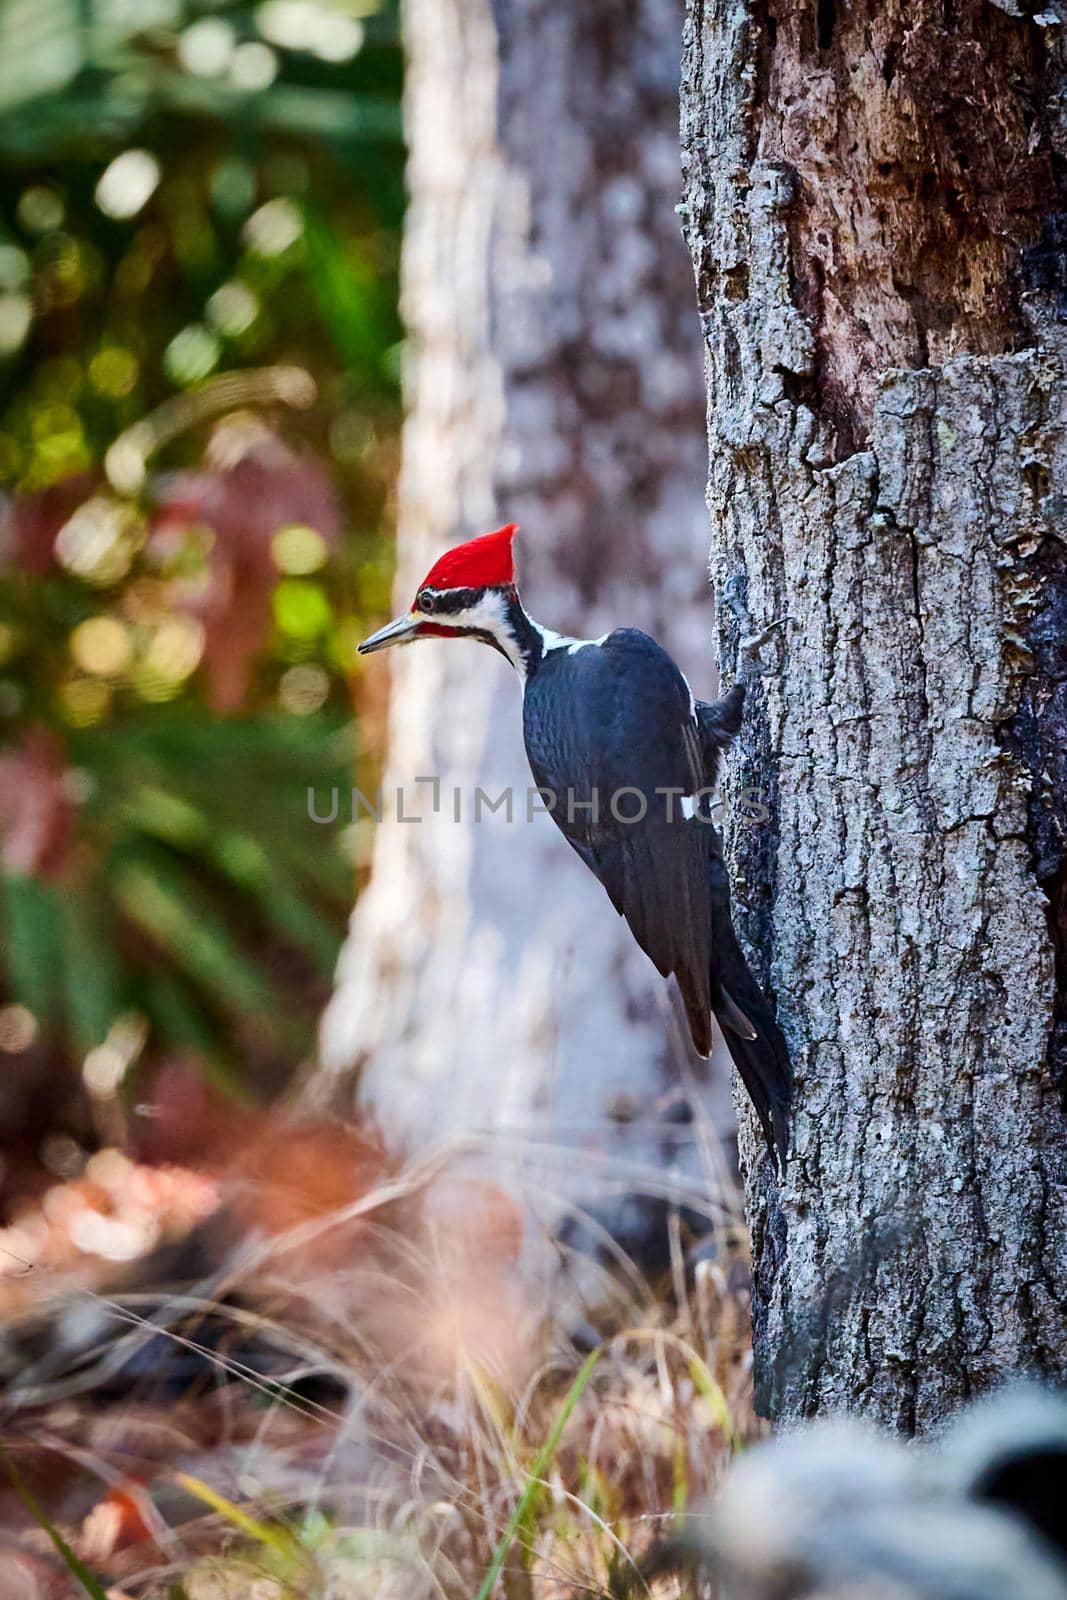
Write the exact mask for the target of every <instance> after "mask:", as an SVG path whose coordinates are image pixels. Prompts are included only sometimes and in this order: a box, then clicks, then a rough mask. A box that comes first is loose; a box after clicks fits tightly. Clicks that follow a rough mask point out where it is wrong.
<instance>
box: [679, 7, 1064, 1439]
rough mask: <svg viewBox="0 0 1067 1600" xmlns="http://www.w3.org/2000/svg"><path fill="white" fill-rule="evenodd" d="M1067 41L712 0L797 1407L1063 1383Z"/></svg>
mask: <svg viewBox="0 0 1067 1600" xmlns="http://www.w3.org/2000/svg"><path fill="white" fill-rule="evenodd" d="M1026 9H1027V10H1028V11H1029V10H1031V9H1032V8H1029V7H1027V8H1026ZM1063 34H1064V29H1063V27H1062V26H1061V23H1060V20H1057V13H1056V11H1055V9H1054V8H1051V7H1050V8H1046V10H1045V11H1044V12H1042V13H1041V14H1040V15H1039V16H1036V17H1035V16H1029V15H1028V16H1026V17H1023V16H1018V15H1014V14H1013V8H1012V7H1010V6H996V5H993V4H990V3H988V0H949V3H947V4H942V0H937V3H936V4H934V3H932V0H919V3H917V4H912V3H907V4H905V3H902V0H878V3H876V0H853V3H852V4H848V5H836V6H835V5H834V4H833V0H818V3H817V4H816V3H815V0H812V3H810V4H806V3H805V4H800V3H793V0H769V3H767V0H690V11H689V17H688V25H687V35H686V43H685V52H684V63H683V105H682V143H683V165H684V167H685V175H686V196H685V199H686V205H687V208H688V210H687V216H686V223H687V230H688V237H689V243H690V248H691V253H692V257H693V262H694V266H695V270H696V279H697V290H698V300H699V309H700V316H701V320H702V324H703V330H704V341H705V349H706V357H707V379H708V421H709V434H710V460H711V466H710V479H709V488H708V499H709V506H710V512H711V522H712V578H713V583H714V586H715V589H716V592H717V593H718V594H719V595H720V597H726V598H728V599H732V601H733V609H732V610H731V608H730V607H729V606H728V605H723V604H721V605H720V657H721V666H722V669H723V677H724V681H725V682H727V683H728V682H730V681H731V680H732V677H733V676H734V675H735V674H736V673H737V672H738V671H739V670H741V668H740V667H739V664H738V640H739V635H740V634H741V633H742V632H743V631H755V632H758V631H759V630H760V628H761V627H762V626H764V625H765V624H767V623H769V622H771V621H772V620H774V619H776V618H779V617H786V618H787V619H788V620H787V622H786V623H785V624H784V626H783V628H782V629H781V630H780V631H779V632H778V633H776V634H773V635H771V637H770V639H769V641H768V643H767V644H766V646H765V647H764V650H763V653H762V656H763V667H764V670H763V672H762V674H761V675H760V677H759V678H758V687H756V688H755V689H754V691H753V693H752V694H751V695H750V696H749V703H748V706H747V710H746V724H745V728H744V730H743V733H742V737H741V741H740V751H739V753H735V757H734V760H733V762H732V765H731V774H730V784H731V787H733V788H734V789H736V788H737V787H738V786H740V785H745V784H753V785H755V786H756V787H757V788H759V789H761V790H762V792H763V794H764V797H765V799H766V801H767V803H768V805H769V807H770V809H771V813H772V820H771V823H770V824H769V825H768V826H766V827H763V828H755V827H748V828H745V827H740V826H739V827H736V828H733V829H731V830H730V832H729V851H730V858H731V866H732V871H733V875H734V882H735V886H736V887H735V896H736V906H735V912H736V916H737V918H738V920H739V921H740V924H741V926H742V928H743V929H744V931H745V933H746V935H747V937H748V938H749V940H750V941H751V944H752V946H753V947H754V948H755V949H756V951H758V952H759V954H760V956H761V957H762V958H763V960H764V963H765V965H764V971H765V974H766V976H767V977H768V978H769V979H770V982H771V987H772V988H773V989H774V990H775V992H776V994H777V1003H778V1007H779V1015H780V1017H781V1020H782V1023H783V1026H784V1028H785V1030H786V1032H787V1036H788V1038H789V1040H790V1044H791V1048H792V1051H793V1054H794V1062H795V1068H796V1076H797V1092H796V1113H795V1142H794V1150H793V1155H792V1159H791V1163H790V1166H789V1171H788V1177H787V1179H786V1180H785V1182H784V1183H782V1184H781V1185H779V1184H778V1183H777V1182H776V1180H775V1179H774V1178H773V1176H772V1175H771V1173H770V1169H769V1163H768V1162H767V1161H766V1159H765V1158H764V1157H763V1155H762V1152H761V1151H760V1149H759V1145H758V1141H757V1139H756V1138H755V1137H754V1135H753V1133H752V1129H751V1126H750V1127H749V1128H748V1129H747V1130H745V1131H744V1133H743V1137H742V1144H743V1147H744V1150H745V1153H746V1157H747V1159H746V1168H747V1177H746V1182H747V1197H748V1207H749V1216H750V1222H751V1227H752V1235H753V1255H754V1263H753V1265H754V1332H755V1352H756V1368H757V1375H758V1391H759V1396H760V1400H761V1404H762V1406H763V1408H764V1409H766V1410H767V1411H768V1412H769V1413H770V1414H772V1415H774V1416H777V1417H779V1418H782V1419H786V1420H793V1419H797V1418H800V1417H804V1416H809V1415H811V1414H813V1413H815V1412H823V1411H834V1410H847V1411H855V1412H860V1413H866V1414H868V1415H870V1416H873V1417H876V1418H879V1419H881V1420H882V1421H883V1422H885V1423H887V1424H888V1425H890V1426H891V1427H893V1428H895V1429H898V1430H900V1431H902V1432H913V1431H917V1430H918V1431H921V1430H924V1429H927V1428H929V1427H931V1426H932V1425H934V1424H936V1423H938V1422H939V1421H940V1420H941V1419H942V1418H943V1417H944V1416H945V1415H946V1414H947V1413H948V1412H949V1411H950V1410H951V1409H952V1408H953V1407H954V1406H955V1405H956V1404H958V1403H959V1402H960V1401H962V1400H963V1399H965V1398H966V1397H967V1396H969V1395H970V1394H971V1393H973V1392H975V1391H977V1390H981V1389H983V1388H985V1387H987V1386H989V1385H991V1384H993V1383H994V1382H995V1381H996V1380H998V1379H999V1378H1001V1377H1003V1376H1004V1375H1005V1374H1007V1373H1011V1372H1016V1371H1020V1370H1032V1371H1037V1372H1040V1373H1044V1374H1046V1375H1050V1376H1055V1377H1059V1378H1061V1379H1062V1378H1064V1377H1067V1321H1065V1305H1067V1205H1065V1196H1067V1188H1065V1183H1067V1121H1065V1118H1064V1103H1063V1094H1064V1076H1065V1060H1067V1007H1065V1002H1067V985H1065V969H1064V960H1065V958H1067V894H1065V875H1064V868H1063V847H1064V824H1065V817H1067V809H1065V808H1067V798H1065V781H1064V780H1065V776H1067V774H1065V761H1067V737H1065V735H1067V563H1065V549H1064V540H1065V536H1067V498H1065V492H1067V480H1065V477H1064V468H1065V466H1067V386H1065V382H1064V340H1063V328H1062V321H1061V320H1058V319H1062V317H1063V315H1064V290H1065V287H1067V277H1065V271H1064V253H1063V243H1064V239H1065V238H1067V226H1065V219H1064V217H1063V216H1062V215H1061V214H1060V212H1059V208H1060V207H1061V206H1062V205H1063V201H1062V199H1059V198H1058V197H1057V181H1058V174H1059V173H1060V172H1061V171H1062V165H1061V163H1062V159H1063V156H1064V154H1065V153H1067V151H1065V148H1064V139H1063V130H1062V127H1061V126H1060V124H1059V123H1058V121H1057V117H1058V115H1059V109H1058V108H1059V107H1060V105H1061V104H1062V103H1063V100H1062V97H1061V94H1060V88H1061V85H1062V83H1063V81H1064V80H1063V74H1062V50H1063V43H1062V40H1063ZM746 613H747V614H746Z"/></svg>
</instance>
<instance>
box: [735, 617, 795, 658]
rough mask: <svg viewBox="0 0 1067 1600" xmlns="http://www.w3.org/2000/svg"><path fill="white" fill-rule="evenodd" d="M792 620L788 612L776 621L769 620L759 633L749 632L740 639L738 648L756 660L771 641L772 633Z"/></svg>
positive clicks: (744, 654)
mask: <svg viewBox="0 0 1067 1600" xmlns="http://www.w3.org/2000/svg"><path fill="white" fill-rule="evenodd" d="M791 621H792V618H791V617H790V616H789V614H788V613H786V615H785V616H784V617H775V619H774V621H773V622H768V624H767V626H766V627H765V628H761V629H760V631H759V633H753V634H749V635H748V636H747V637H745V638H742V639H739V640H738V643H737V648H738V650H739V651H740V652H741V654H742V655H743V656H747V657H748V658H749V660H750V661H754V660H755V659H756V657H757V656H758V655H759V653H760V651H761V650H762V649H763V646H764V645H765V644H768V643H769V642H770V640H771V637H772V635H773V634H775V633H776V632H777V631H778V629H779V628H784V627H785V625H786V623H787V622H791Z"/></svg>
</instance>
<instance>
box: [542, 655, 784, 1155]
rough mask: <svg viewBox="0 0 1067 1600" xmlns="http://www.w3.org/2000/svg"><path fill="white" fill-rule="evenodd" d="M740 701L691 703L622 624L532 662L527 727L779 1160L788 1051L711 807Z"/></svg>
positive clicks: (553, 798) (595, 858)
mask: <svg viewBox="0 0 1067 1600" xmlns="http://www.w3.org/2000/svg"><path fill="white" fill-rule="evenodd" d="M742 699H743V695H742V693H741V691H739V690H735V691H734V693H733V694H732V695H731V696H729V697H728V698H727V699H726V700H724V701H719V702H717V703H716V704H714V705H710V704H707V703H706V702H701V701H698V700H694V699H693V697H692V696H691V694H690V690H689V686H688V684H687V683H686V680H685V678H684V677H683V676H682V674H681V672H680V671H679V670H678V668H677V666H676V665H675V664H674V662H673V661H672V660H671V658H670V656H669V655H668V654H667V653H666V651H665V650H663V649H661V647H660V646H659V645H658V644H656V642H655V641H654V640H653V639H650V638H649V637H648V635H647V634H644V633H640V632H639V631H638V630H637V629H635V628H619V629H617V630H616V631H615V632H614V633H611V634H609V635H607V637H606V638H605V639H603V640H602V641H597V642H588V643H586V642H581V643H575V642H571V641H563V642H561V643H560V644H558V645H556V646H555V647H554V648H551V647H550V648H548V649H544V650H542V651H540V652H536V653H535V654H534V655H533V656H532V657H531V658H530V659H529V660H528V665H527V681H526V693H525V698H524V703H523V733H524V737H525V741H526V751H527V755H528V756H529V760H530V768H531V771H532V772H533V776H534V780H535V782H536V783H537V784H538V786H539V787H540V788H542V789H543V790H544V791H545V799H546V804H550V805H551V812H552V816H553V819H554V820H555V822H556V824H557V826H558V827H559V828H560V829H561V831H562V832H563V834H564V836H565V837H566V839H567V840H568V842H569V843H570V844H571V845H572V846H573V847H574V849H575V850H576V851H577V852H578V854H579V855H580V856H581V858H582V860H583V861H584V862H585V863H586V865H587V866H588V867H589V868H590V870H591V871H593V872H595V873H596V875H597V877H598V878H599V879H600V881H601V883H602V884H603V885H604V888H605V889H606V890H607V893H608V896H609V898H610V900H611V902H612V904H613V905H614V907H615V909H616V911H618V912H619V914H620V915H621V916H623V917H625V918H626V921H627V923H628V924H629V926H630V929H631V931H632V933H633V935H634V937H635V939H636V940H637V942H638V944H639V945H640V946H641V948H642V949H643V950H644V951H645V953H646V954H647V955H648V956H649V957H650V958H651V960H652V962H653V963H654V965H655V966H656V967H657V968H658V970H659V971H660V972H661V973H662V974H663V976H664V977H667V976H669V975H670V974H672V973H673V974H674V976H675V978H676V979H677V981H678V986H679V989H680V990H681V994H682V998H683V1000H684V1002H685V1008H686V1016H687V1019H688V1022H689V1029H690V1032H691V1034H692V1037H693V1043H694V1045H695V1047H696V1049H697V1050H698V1051H699V1053H700V1054H701V1055H704V1056H706V1055H709V1054H710V1052H711V1046H712V1032H711V1018H712V1015H713V1014H714V1015H715V1017H716V1018H717V1019H718V1021H719V1023H720V1026H721V1027H722V1029H723V1033H724V1036H725V1038H726V1042H727V1045H728V1048H729V1050H730V1053H731V1055H732V1056H733V1059H734V1062H735V1064H736V1066H737V1069H738V1071H739V1072H740V1074H741V1077H742V1079H743V1081H744V1084H745V1087H746V1089H747V1090H748V1093H749V1095H750V1096H751V1098H752V1102H753V1104H754V1105H755V1107H756V1110H757V1112H758V1114H759V1118H760V1122H761V1123H762V1126H763V1129H764V1132H765V1134H766V1137H767V1141H768V1144H769V1145H770V1146H771V1148H772V1149H774V1148H775V1147H777V1149H778V1152H779V1155H780V1156H781V1158H782V1160H783V1161H784V1159H785V1155H786V1150H787V1145H788V1108H789V1100H790V1094H791V1088H792V1074H791V1068H790V1063H789V1055H788V1052H787V1050H786V1047H785V1042H784V1040H783V1039H782V1037H781V1034H780V1032H779V1030H778V1027H777V1024H776V1023H775V1020H774V1018H773V1016H772V1014H771V1011H770V1007H769V1006H768V1005H767V1002H766V1000H765V998H764V996H763V994H762V992H761V991H760V988H759V985H758V984H757V982H756V980H755V978H754V977H753V975H752V973H751V971H750V969H749V966H748V963H747V962H746V960H745V957H744V955H743V953H742V951H741V948H740V946H739V945H738V942H737V938H736V935H735V934H734V930H733V924H732V921H731V917H730V886H729V880H728V878H727V874H726V868H725V865H724V863H723V858H722V844H721V840H720V838H719V835H718V831H717V830H716V828H715V826H714V824H713V823H712V821H711V820H710V816H709V807H708V798H709V796H710V791H711V790H712V788H713V787H714V784H715V781H716V778H717V775H718V765H719V757H720V752H721V751H722V749H723V748H724V747H725V745H726V744H727V743H728V742H729V739H730V737H731V736H732V734H733V733H735V732H736V731H737V727H738V725H739V721H740V712H741V703H742ZM693 796H702V799H700V800H698V801H697V802H696V803H695V804H694V803H692V801H691V797H693ZM687 802H689V803H687ZM687 813H691V814H688V815H687Z"/></svg>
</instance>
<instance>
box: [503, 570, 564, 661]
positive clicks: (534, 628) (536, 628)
mask: <svg viewBox="0 0 1067 1600" xmlns="http://www.w3.org/2000/svg"><path fill="white" fill-rule="evenodd" d="M492 635H493V643H494V644H495V645H496V647H497V649H498V650H499V651H500V652H501V654H502V655H505V656H507V658H508V660H509V661H510V662H511V664H512V666H513V667H514V668H515V670H516V672H518V674H519V676H520V677H521V678H522V680H523V681H524V682H525V683H528V682H529V680H530V679H531V678H532V677H533V676H534V674H535V673H536V672H537V669H538V668H539V667H540V665H541V663H542V661H543V660H544V658H545V654H546V652H547V651H548V650H549V649H551V648H552V647H553V644H554V642H555V641H556V640H557V639H559V635H558V634H555V633H553V632H552V630H551V629H550V628H542V626H541V624H540V623H539V622H535V621H534V620H533V618H532V617H531V616H529V615H528V614H527V612H526V611H525V609H524V607H523V604H522V601H521V600H520V599H519V596H518V594H517V593H516V591H515V590H514V589H512V590H510V591H509V592H508V593H507V594H506V595H505V596H504V600H503V607H502V612H501V618H500V623H499V625H498V626H495V627H494V628H493V629H492Z"/></svg>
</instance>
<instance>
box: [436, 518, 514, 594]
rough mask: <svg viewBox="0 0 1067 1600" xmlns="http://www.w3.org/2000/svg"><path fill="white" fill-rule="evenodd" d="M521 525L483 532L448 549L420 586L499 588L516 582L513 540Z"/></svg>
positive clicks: (511, 524)
mask: <svg viewBox="0 0 1067 1600" xmlns="http://www.w3.org/2000/svg"><path fill="white" fill-rule="evenodd" d="M517 529H518V523H516V522H509V523H507V524H505V526H504V527H503V528H497V530H496V531H495V533H483V534H482V535H481V536H480V538H477V539H468V540H467V543H466V544H457V545H456V546H455V547H454V548H453V549H452V550H446V551H445V553H444V555H443V556H442V557H441V559H440V560H439V561H435V562H434V564H433V566H432V567H431V568H430V570H429V572H428V573H427V574H426V576H425V578H423V580H422V582H421V583H420V584H419V589H420V591H421V590H423V589H481V588H494V589H495V588H499V587H502V586H503V585H504V584H508V583H514V582H515V563H514V561H513V560H512V556H511V541H512V539H513V537H514V535H515V533H516V531H517Z"/></svg>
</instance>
